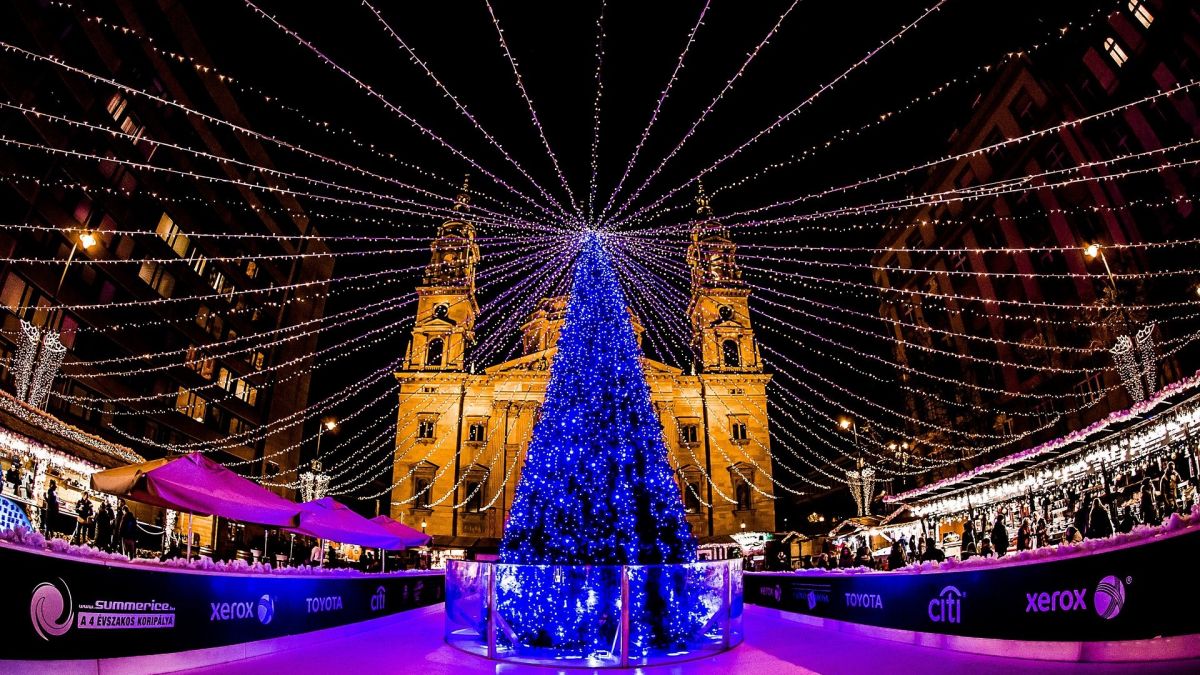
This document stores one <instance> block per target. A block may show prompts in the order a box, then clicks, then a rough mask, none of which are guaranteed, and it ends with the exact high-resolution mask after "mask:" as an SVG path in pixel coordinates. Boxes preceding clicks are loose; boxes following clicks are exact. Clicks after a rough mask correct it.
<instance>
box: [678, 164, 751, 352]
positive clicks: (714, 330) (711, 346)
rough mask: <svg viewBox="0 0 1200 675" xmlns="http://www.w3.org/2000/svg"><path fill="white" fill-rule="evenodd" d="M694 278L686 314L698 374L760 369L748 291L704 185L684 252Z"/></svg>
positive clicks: (735, 255) (728, 239)
mask: <svg viewBox="0 0 1200 675" xmlns="http://www.w3.org/2000/svg"><path fill="white" fill-rule="evenodd" d="M687 263H688V269H689V270H690V271H691V276H692V299H691V302H690V304H689V307H688V317H689V318H690V320H691V323H692V345H691V346H692V358H693V359H694V363H695V366H696V369H697V371H698V372H704V373H761V372H762V371H763V367H762V358H761V357H760V355H759V351H758V343H757V342H756V341H755V339H754V329H753V328H752V327H751V324H750V308H749V302H748V301H749V298H750V289H749V288H748V287H747V286H746V283H745V282H743V281H742V270H741V268H739V267H738V264H737V246H735V245H734V243H733V240H732V239H731V238H730V234H729V228H727V227H725V226H724V225H722V224H721V223H720V222H718V221H717V220H716V218H715V217H714V215H713V210H712V205H711V203H710V200H709V197H708V195H706V194H705V193H704V186H703V185H701V186H700V191H699V194H698V195H697V196H696V222H695V224H694V225H693V226H692V243H691V245H690V246H688V251H687Z"/></svg>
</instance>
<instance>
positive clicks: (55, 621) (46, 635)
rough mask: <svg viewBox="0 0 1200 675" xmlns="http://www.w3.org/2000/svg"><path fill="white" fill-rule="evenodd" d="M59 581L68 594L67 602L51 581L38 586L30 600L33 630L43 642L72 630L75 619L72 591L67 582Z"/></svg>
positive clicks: (30, 617)
mask: <svg viewBox="0 0 1200 675" xmlns="http://www.w3.org/2000/svg"><path fill="white" fill-rule="evenodd" d="M58 581H59V582H60V583H61V584H62V587H63V591H66V593H67V597H66V599H65V600H64V599H63V592H62V591H60V590H58V586H56V585H55V584H53V583H51V582H49V581H46V582H43V583H40V584H38V585H37V588H34V589H33V597H32V598H31V599H30V600H29V619H30V621H32V622H33V629H34V630H35V631H37V634H38V636H39V637H40V638H42V639H43V640H49V639H50V636H53V637H58V636H59V635H62V634H63V633H66V632H67V631H69V630H71V620H72V619H73V618H74V617H75V606H74V604H72V602H71V589H70V588H68V587H67V582H65V581H63V580H62V579H59V580H58Z"/></svg>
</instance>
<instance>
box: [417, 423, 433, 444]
mask: <svg viewBox="0 0 1200 675" xmlns="http://www.w3.org/2000/svg"><path fill="white" fill-rule="evenodd" d="M435 424H436V420H435V419H433V418H432V417H428V418H425V419H422V420H420V421H419V422H417V438H419V439H422V440H427V441H430V440H433V430H434V426H435Z"/></svg>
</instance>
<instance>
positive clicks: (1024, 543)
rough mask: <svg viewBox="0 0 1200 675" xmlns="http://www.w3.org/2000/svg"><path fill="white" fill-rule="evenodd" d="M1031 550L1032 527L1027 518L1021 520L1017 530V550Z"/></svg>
mask: <svg viewBox="0 0 1200 675" xmlns="http://www.w3.org/2000/svg"><path fill="white" fill-rule="evenodd" d="M1031 548H1033V527H1032V526H1031V525H1030V524H1029V519H1028V518H1023V519H1022V520H1021V527H1020V529H1018V530H1017V550H1018V551H1028V550H1029V549H1031Z"/></svg>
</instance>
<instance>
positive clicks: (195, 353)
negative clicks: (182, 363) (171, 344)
mask: <svg viewBox="0 0 1200 675" xmlns="http://www.w3.org/2000/svg"><path fill="white" fill-rule="evenodd" d="M186 361H187V367H188V368H191V369H192V370H194V371H196V372H197V373H200V377H203V378H204V379H206V380H211V379H212V377H213V360H212V358H205V357H204V355H203V354H201V353H200V349H199V348H198V347H196V346H194V345H193V346H191V347H188V350H187V359H186Z"/></svg>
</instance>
